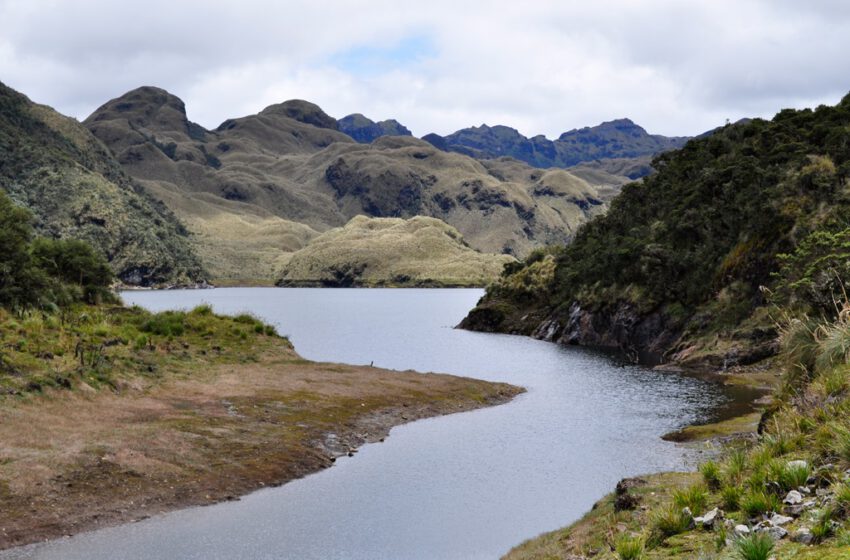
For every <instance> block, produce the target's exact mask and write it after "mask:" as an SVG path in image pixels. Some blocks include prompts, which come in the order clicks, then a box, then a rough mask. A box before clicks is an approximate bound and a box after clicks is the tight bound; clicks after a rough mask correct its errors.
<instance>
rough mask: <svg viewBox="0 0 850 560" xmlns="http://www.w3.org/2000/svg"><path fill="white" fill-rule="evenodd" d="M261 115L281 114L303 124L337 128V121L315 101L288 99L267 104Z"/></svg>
mask: <svg viewBox="0 0 850 560" xmlns="http://www.w3.org/2000/svg"><path fill="white" fill-rule="evenodd" d="M260 114H261V115H281V116H284V117H288V118H290V119H294V120H296V121H298V122H302V123H304V124H311V125H313V126H316V127H319V128H329V129H331V130H339V126H338V125H337V121H336V119H335V118H333V117H331V116H330V115H328V114H327V113H325V112H324V111H323V110H322V108H321V107H319V106H318V105H316V104H315V103H310V102H309V101H304V100H303V99H290V100H289V101H284V102H283V103H276V104H274V105H269V106H268V107H266V108H265V109H263V110H262V111H260Z"/></svg>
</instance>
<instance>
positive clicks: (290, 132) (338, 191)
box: [85, 87, 626, 283]
mask: <svg viewBox="0 0 850 560" xmlns="http://www.w3.org/2000/svg"><path fill="white" fill-rule="evenodd" d="M85 124H86V126H87V127H88V128H89V129H90V130H91V132H92V133H93V134H94V135H95V136H96V137H98V138H99V139H100V140H102V141H103V142H104V143H105V144H106V145H107V146H108V147H109V148H110V149H111V150H112V151H113V153H114V154H115V157H116V158H117V159H118V161H119V162H120V163H121V164H122V167H123V169H124V170H125V172H126V173H128V174H129V175H130V176H132V177H133V178H134V179H135V180H136V181H137V182H138V183H139V184H140V185H142V186H143V187H144V189H145V191H146V192H148V193H149V194H150V195H151V196H153V197H155V198H157V199H159V200H161V201H163V202H164V203H165V204H166V205H167V206H168V207H169V208H170V209H171V210H173V211H174V212H175V214H176V215H177V216H178V217H179V218H180V219H181V220H182V221H183V222H184V223H185V224H186V225H187V227H188V229H189V230H190V231H192V232H193V234H194V235H193V237H192V240H193V243H194V247H195V248H196V250H197V252H198V253H199V255H200V256H201V258H202V259H203V262H204V264H205V266H207V267H208V269H209V270H210V272H211V275H212V277H213V279H214V280H216V281H225V282H238V283H244V282H250V281H268V282H271V281H273V279H274V278H275V277H276V276H277V271H278V270H279V269H280V267H281V266H282V265H283V264H284V263H285V262H286V261H287V259H288V258H289V255H290V254H291V253H294V252H295V251H298V250H300V249H302V248H304V247H305V246H306V245H307V244H308V243H309V242H310V240H311V239H313V238H314V237H316V236H317V235H318V234H320V233H321V232H325V231H327V230H329V229H332V228H336V227H342V226H344V225H345V224H346V223H348V222H349V220H351V219H352V218H353V217H355V216H358V215H366V216H370V217H376V218H386V217H392V218H405V219H407V218H413V217H415V216H428V217H433V218H437V219H440V220H442V221H444V222H445V223H447V224H449V225H450V226H452V227H454V228H456V229H457V230H458V231H459V232H460V234H461V235H462V236H463V238H464V239H465V240H466V242H467V243H469V245H470V247H472V248H473V249H476V250H478V251H481V252H485V253H506V254H509V255H515V256H524V255H526V254H528V253H529V252H530V251H531V250H533V249H534V248H535V247H540V246H544V245H548V244H553V243H565V242H567V241H569V239H570V238H571V236H572V235H573V233H574V232H575V230H576V228H577V227H578V226H579V225H580V224H581V223H584V222H585V221H587V220H588V219H589V218H590V217H592V216H594V215H597V214H600V213H603V212H604V211H605V209H606V208H607V202H606V201H607V200H608V199H610V198H611V197H612V196H613V195H614V194H615V193H616V192H617V190H618V189H619V187H620V185H622V184H623V183H624V182H625V181H626V179H625V178H623V177H620V176H615V175H611V174H608V173H605V172H603V171H599V172H597V173H594V174H589V175H587V177H588V178H586V179H585V178H581V177H578V176H576V175H573V174H571V173H569V172H567V171H564V170H540V169H535V168H533V167H529V166H528V165H526V164H524V163H521V162H518V161H516V160H513V159H509V158H505V159H493V160H486V161H477V160H475V159H473V158H470V157H467V156H464V155H461V154H457V153H446V152H443V151H441V150H438V149H435V148H434V147H433V146H431V145H430V144H428V143H427V142H424V141H422V140H417V139H415V138H412V137H405V136H382V137H379V138H377V139H375V140H374V141H373V142H371V143H370V144H361V143H358V142H355V141H354V140H353V139H352V138H351V137H350V136H348V135H347V134H344V133H343V132H340V131H339V130H337V128H339V124H338V121H336V120H335V119H333V118H332V117H330V116H328V115H327V114H325V113H324V112H323V111H322V110H321V109H320V108H319V107H317V106H315V105H313V104H310V103H307V102H305V101H288V102H285V103H281V104H278V105H272V106H271V107H268V108H266V109H264V110H263V111H261V112H260V113H259V114H257V115H249V116H246V117H242V118H238V119H229V120H227V121H225V122H224V123H222V124H221V125H220V126H219V127H218V128H216V130H204V129H203V128H202V127H200V126H198V125H196V124H194V123H192V122H190V121H189V120H188V118H187V115H186V109H185V106H184V104H183V102H182V101H181V100H180V99H178V98H177V97H175V96H173V95H171V94H169V93H168V92H166V91H163V90H161V89H157V88H150V87H143V88H139V89H137V90H134V91H131V92H129V93H127V94H125V95H123V96H121V97H119V98H117V99H114V100H112V101H110V102H108V103H106V104H105V105H103V106H102V107H100V108H99V109H98V110H97V111H95V112H94V113H93V114H92V115H91V116H90V117H89V118H88V119H86V121H85ZM343 128H344V127H343Z"/></svg>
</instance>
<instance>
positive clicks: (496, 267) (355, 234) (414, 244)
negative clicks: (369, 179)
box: [277, 216, 516, 287]
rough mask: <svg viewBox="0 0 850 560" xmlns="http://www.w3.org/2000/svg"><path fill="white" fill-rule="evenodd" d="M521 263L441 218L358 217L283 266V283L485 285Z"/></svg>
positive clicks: (303, 284) (292, 256)
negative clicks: (489, 250) (479, 247)
mask: <svg viewBox="0 0 850 560" xmlns="http://www.w3.org/2000/svg"><path fill="white" fill-rule="evenodd" d="M509 262H516V261H515V259H514V258H513V257H510V256H507V255H493V254H484V253H479V252H478V251H475V250H474V249H471V248H470V247H469V246H468V245H466V244H465V243H464V241H463V237H461V235H460V233H459V232H458V231H457V230H456V229H455V228H453V227H451V226H449V225H446V224H445V223H444V222H442V221H441V220H437V219H435V218H426V217H423V216H417V217H415V218H410V219H408V220H404V219H402V218H367V217H366V216H357V217H355V218H352V220H351V221H350V222H348V223H347V224H345V226H343V227H340V228H334V229H331V230H328V231H326V232H325V233H323V234H321V235H320V236H318V237H316V238H315V239H313V240H312V241H310V243H309V244H308V245H307V246H306V247H304V248H303V249H301V250H299V251H296V252H295V253H293V254H292V255H291V256H290V257H289V260H288V262H287V263H286V264H285V265H284V266H283V269H282V271H281V275H280V278H279V279H278V282H277V283H278V285H281V286H334V287H339V286H342V287H347V286H406V287H412V286H420V287H421V286H427V287H433V286H444V287H445V286H483V285H485V284H487V283H488V282H492V281H493V280H495V279H496V278H497V277H498V276H499V274H500V273H501V272H502V268H503V266H504V265H505V264H507V263H509Z"/></svg>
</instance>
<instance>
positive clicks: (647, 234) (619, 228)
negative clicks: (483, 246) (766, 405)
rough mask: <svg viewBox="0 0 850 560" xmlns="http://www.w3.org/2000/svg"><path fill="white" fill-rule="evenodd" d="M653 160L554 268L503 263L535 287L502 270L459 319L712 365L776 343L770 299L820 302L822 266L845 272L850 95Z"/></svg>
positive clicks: (827, 296)
mask: <svg viewBox="0 0 850 560" xmlns="http://www.w3.org/2000/svg"><path fill="white" fill-rule="evenodd" d="M653 166H654V167H655V168H656V169H657V170H658V172H657V173H656V174H655V175H652V176H649V177H647V178H645V179H644V180H642V181H641V182H635V183H631V184H629V185H627V186H626V187H624V188H623V190H622V192H621V194H620V195H619V196H618V197H617V198H616V199H614V200H613V201H612V203H611V207H610V210H609V212H608V213H607V214H605V215H604V216H600V217H597V218H594V219H593V220H591V221H590V222H588V223H587V224H586V225H585V226H584V227H582V228H581V229H580V231H579V232H578V233H577V235H576V238H575V240H574V242H573V243H572V244H570V245H569V246H568V247H567V248H566V249H564V250H563V251H562V252H561V253H559V254H558V255H556V256H555V266H554V269H552V270H551V271H550V270H549V269H548V268H547V270H546V271H545V275H544V276H541V275H540V274H538V272H536V271H530V272H528V273H525V272H522V271H521V269H516V268H514V269H511V270H509V274H514V275H516V274H526V276H535V277H540V279H541V280H542V281H545V282H547V285H546V286H545V289H535V290H534V291H533V292H534V293H531V292H529V290H527V289H526V288H525V286H524V285H519V286H518V287H517V288H516V289H514V288H513V287H512V281H511V280H510V279H508V278H506V279H504V280H502V281H500V282H498V283H496V284H495V285H494V286H493V288H492V289H490V290H489V291H488V294H487V296H486V298H485V299H484V301H482V302H481V304H480V305H479V307H478V308H477V309H476V310H474V311H473V312H472V313H471V314H470V316H469V317H468V318H467V320H466V321H465V322H464V326H466V327H468V328H472V329H480V330H495V331H503V332H517V333H525V334H532V333H535V334H536V335H537V336H541V337H543V338H547V339H550V340H558V341H561V342H566V343H578V344H588V345H594V344H599V345H610V346H620V347H623V348H624V349H626V350H628V351H630V352H634V353H639V352H651V353H654V354H656V355H664V356H666V358H667V359H668V360H674V361H678V362H680V363H690V364H702V365H706V364H708V365H711V366H717V367H723V366H731V365H734V364H736V363H750V362H754V361H757V360H759V359H761V358H763V357H765V356H768V355H771V354H774V353H775V352H776V345H775V344H774V342H773V341H774V339H775V335H776V331H775V329H774V328H773V324H774V319H773V318H772V317H770V316H769V313H768V310H769V305H770V304H777V305H782V306H789V307H790V308H793V309H800V308H802V309H806V308H808V307H809V306H820V307H821V308H823V307H829V306H830V305H831V303H830V302H831V296H832V292H833V291H834V288H835V287H836V280H835V279H836V274H835V273H833V272H832V271H833V270H836V271H837V272H838V273H839V276H840V275H841V274H843V273H846V272H848V271H847V266H848V265H847V264H846V263H847V258H846V257H847V254H848V252H847V248H846V246H847V239H848V233H847V232H848V228H850V188H848V184H847V179H848V175H850V96H847V97H845V98H844V99H843V100H842V101H841V102H840V103H839V104H838V105H836V106H834V107H827V106H821V107H818V108H817V109H815V110H809V109H806V110H800V111H796V110H790V109H789V110H784V111H782V112H780V113H779V114H777V115H776V117H775V118H774V119H773V120H772V121H764V120H759V119H756V120H753V121H751V122H749V123H742V124H738V125H730V126H726V127H724V128H722V129H720V130H718V131H716V132H715V133H714V134H712V135H711V136H709V137H706V138H701V139H695V140H691V141H690V142H689V143H688V144H687V145H686V146H685V147H684V148H682V149H681V150H678V151H675V152H668V153H665V154H663V155H661V156H659V157H658V158H656V159H655V160H654V163H653ZM538 262H539V256H537V255H533V258H531V259H530V260H529V266H534V265H536V263H538ZM537 266H539V265H537ZM550 272H551V273H550ZM513 284H517V283H516V282H513ZM765 288H767V289H765Z"/></svg>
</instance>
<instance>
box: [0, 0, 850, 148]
mask: <svg viewBox="0 0 850 560" xmlns="http://www.w3.org/2000/svg"><path fill="white" fill-rule="evenodd" d="M411 38H422V39H423V41H421V43H423V44H422V48H423V49H424V50H423V52H421V53H415V52H414V53H407V52H405V50H404V49H408V48H410V45H409V44H408V42H410V43H411V44H412V45H413V46H414V47H415V46H416V45H418V44H419V43H420V41H410V39H411ZM364 49H365V50H366V51H368V52H369V53H372V54H371V55H370V56H372V55H374V54H375V53H378V56H380V53H381V52H382V50H385V51H387V53H389V54H388V56H387V58H386V60H382V61H381V64H378V65H375V66H374V68H371V69H370V68H368V67H367V68H364V64H366V65H368V64H369V63H370V60H369V59H365V61H361V62H363V64H354V63H353V62H352V57H356V56H358V53H359V52H360V51H361V50H364ZM847 52H850V7H848V4H847V3H846V2H841V1H838V0H824V1H820V2H817V1H813V2H805V3H802V2H796V1H793V0H777V1H771V0H738V1H731V0H714V1H711V0H704V1H686V0H645V1H641V2H637V1H630V0H619V1H617V0H604V1H595V2H579V1H571V2H567V1H558V0H548V1H547V0H538V1H537V2H533V3H519V2H513V1H499V2H472V1H463V0H460V1H459V0H451V1H449V0H432V1H430V2H428V3H423V2H416V3H414V2H405V3H402V2H397V1H396V2H390V1H387V0H370V1H366V0H347V1H346V0H337V1H332V0H325V1H320V2H315V1H314V2H310V1H288V2H271V1H269V2H261V1H243V2H240V3H238V4H237V3H234V2H214V1H209V0H207V1H204V2H201V1H196V0H170V1H167V2H166V1H163V0H148V1H146V2H144V3H136V4H132V5H130V4H126V3H118V2H109V1H106V0H78V1H72V0H66V1H60V0H54V1H48V0H29V1H20V0H0V80H2V81H4V82H6V83H7V84H9V85H10V86H12V87H15V88H17V89H19V90H21V91H23V92H24V93H26V94H27V95H29V96H30V97H32V98H33V99H34V100H36V101H39V102H43V103H47V104H50V105H52V106H54V107H56V108H57V109H58V110H60V111H62V112H65V113H68V114H72V115H74V116H77V117H78V118H84V117H85V116H87V114H88V113H89V112H91V111H92V110H94V109H95V108H96V107H97V106H98V105H100V104H101V103H103V102H105V101H107V100H108V99H109V98H112V97H115V96H117V95H120V94H121V93H123V92H125V91H127V90H130V89H132V88H135V87H138V86H140V85H157V86H160V87H163V88H165V89H168V90H169V91H172V92H173V93H175V94H176V95H178V96H180V97H181V98H183V99H184V101H185V102H186V105H187V108H188V110H189V116H190V118H192V119H193V120H196V121H198V122H200V123H201V124H203V125H204V126H207V127H215V126H217V125H218V124H219V123H220V122H221V121H223V120H225V119H226V118H231V117H237V116H242V115H245V114H248V113H253V112H256V111H259V110H260V109H262V108H263V107H265V106H266V105H269V104H271V103H277V102H280V101H284V100H286V99H289V98H303V99H308V100H311V101H314V102H316V103H318V104H319V105H321V106H322V107H323V108H324V109H325V110H326V111H327V112H328V113H330V114H331V115H334V116H336V117H341V116H343V115H345V114H348V113H351V112H362V113H364V114H366V115H368V116H370V117H372V118H374V119H384V118H397V119H398V120H399V121H401V122H402V123H403V124H405V125H407V126H408V127H409V128H411V129H412V130H413V132H414V133H415V134H417V135H423V134H425V133H427V132H432V131H435V132H438V133H442V134H445V133H449V132H452V131H454V130H456V129H458V128H462V127H465V126H471V125H477V124H481V123H488V124H506V125H509V126H513V127H515V128H518V129H519V130H520V131H521V132H523V133H524V134H527V135H533V134H538V133H544V134H546V135H547V136H549V137H554V136H557V135H558V134H559V133H560V132H563V131H564V130H567V129H569V128H573V127H579V126H586V125H593V124H597V123H598V122H601V121H603V120H609V119H612V118H618V117H630V118H632V119H633V120H635V121H636V122H638V123H640V124H642V125H643V126H644V127H646V128H647V129H648V130H650V131H651V132H659V133H664V134H696V133H699V132H701V131H703V130H706V129H709V128H712V127H714V126H716V125H718V124H720V123H722V122H723V121H724V120H725V119H726V118H729V119H732V120H735V119H738V118H741V117H744V116H768V117H769V116H771V115H772V114H773V113H774V112H776V111H777V110H779V109H780V108H783V107H789V106H805V105H812V104H818V103H834V102H836V101H837V100H838V99H839V98H840V97H841V96H842V95H843V94H844V93H846V92H847V90H850V57H848V56H846V53H847ZM408 55H409V56H408ZM346 65H348V67H346ZM365 70H371V71H365Z"/></svg>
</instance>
